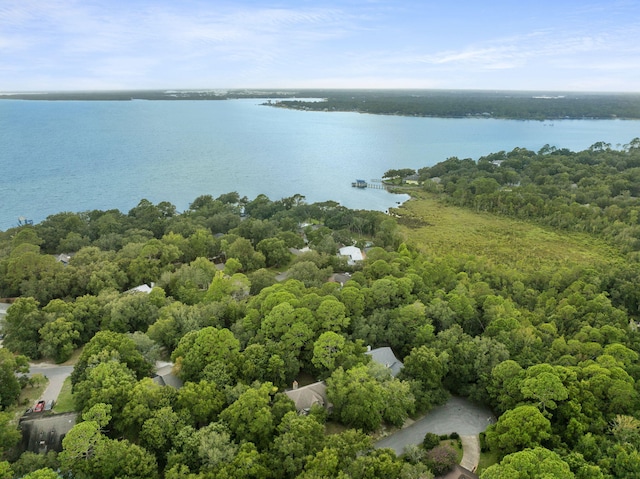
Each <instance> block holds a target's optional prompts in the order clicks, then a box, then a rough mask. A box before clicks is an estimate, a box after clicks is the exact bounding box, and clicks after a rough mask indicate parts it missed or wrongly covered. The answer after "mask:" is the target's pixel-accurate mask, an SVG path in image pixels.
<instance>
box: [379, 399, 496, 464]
mask: <svg viewBox="0 0 640 479" xmlns="http://www.w3.org/2000/svg"><path fill="white" fill-rule="evenodd" d="M495 421H496V418H495V416H494V415H493V413H492V412H491V410H490V409H488V408H486V407H484V406H478V405H477V404H474V403H472V402H470V401H468V400H466V399H464V398H459V397H452V398H451V399H449V401H448V402H447V403H446V404H444V405H442V406H438V407H436V408H434V409H432V410H431V411H430V412H429V413H428V414H427V415H426V416H424V417H423V418H421V419H419V420H417V421H416V422H414V423H413V424H411V425H410V426H408V427H406V428H404V429H401V430H399V431H398V432H396V433H394V434H391V435H389V436H387V437H385V438H383V439H380V440H379V441H378V442H376V443H375V447H376V448H377V449H380V448H383V447H388V448H390V449H393V450H394V451H395V452H396V454H402V453H403V452H404V448H405V446H407V445H409V444H420V443H422V439H423V438H424V435H425V434H426V433H428V432H433V433H435V434H438V435H439V434H451V433H452V432H457V433H458V434H460V435H461V436H474V435H476V434H479V433H481V432H483V431H484V430H485V429H486V428H487V426H489V425H490V424H493V423H494V422H495Z"/></svg>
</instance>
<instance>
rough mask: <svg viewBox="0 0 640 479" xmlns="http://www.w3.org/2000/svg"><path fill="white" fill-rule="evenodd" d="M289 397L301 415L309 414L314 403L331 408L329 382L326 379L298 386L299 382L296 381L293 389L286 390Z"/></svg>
mask: <svg viewBox="0 0 640 479" xmlns="http://www.w3.org/2000/svg"><path fill="white" fill-rule="evenodd" d="M284 394H286V395H287V396H288V397H289V399H291V400H292V401H293V402H294V403H295V405H296V411H298V414H300V415H307V414H309V411H310V410H311V407H312V406H314V405H316V404H317V405H318V406H322V407H323V408H325V409H327V410H331V403H329V399H328V398H327V384H326V383H325V382H324V381H320V382H317V383H312V384H308V385H307V386H302V387H298V382H297V381H294V383H293V389H291V390H289V391H285V392H284Z"/></svg>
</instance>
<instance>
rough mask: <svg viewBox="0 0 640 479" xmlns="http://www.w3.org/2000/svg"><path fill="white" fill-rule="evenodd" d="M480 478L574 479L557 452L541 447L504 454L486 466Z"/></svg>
mask: <svg viewBox="0 0 640 479" xmlns="http://www.w3.org/2000/svg"><path fill="white" fill-rule="evenodd" d="M480 477H481V478H482V479H538V478H549V479H551V478H553V479H574V478H575V476H574V474H573V472H571V469H569V465H568V464H567V463H566V462H564V461H563V460H562V458H561V457H560V456H558V454H556V453H555V452H553V451H550V450H548V449H545V448H543V447H535V448H533V449H525V450H524V451H519V452H514V453H513V454H509V455H508V456H506V457H505V458H504V459H502V461H500V464H494V465H493V466H490V467H489V468H487V469H486V470H485V471H484V472H483V473H482V475H481V476H480Z"/></svg>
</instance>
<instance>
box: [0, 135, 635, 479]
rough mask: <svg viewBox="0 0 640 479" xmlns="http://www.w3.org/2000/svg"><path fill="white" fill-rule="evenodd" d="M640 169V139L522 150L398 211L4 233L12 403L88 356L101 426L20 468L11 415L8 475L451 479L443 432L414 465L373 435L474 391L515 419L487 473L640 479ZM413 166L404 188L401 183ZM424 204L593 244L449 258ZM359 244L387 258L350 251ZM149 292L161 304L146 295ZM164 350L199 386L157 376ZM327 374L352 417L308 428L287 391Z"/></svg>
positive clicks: (450, 179) (470, 164)
mask: <svg viewBox="0 0 640 479" xmlns="http://www.w3.org/2000/svg"><path fill="white" fill-rule="evenodd" d="M636 170H639V171H640V139H634V140H632V141H631V142H630V143H629V144H628V145H624V146H623V147H622V148H620V149H613V148H611V146H610V145H607V144H605V143H596V144H595V145H593V146H592V147H591V148H589V149H587V150H585V151H581V152H571V151H567V150H559V149H556V148H553V147H550V146H546V147H544V148H543V149H541V150H540V151H539V152H533V151H529V150H525V149H515V150H513V151H511V152H497V153H494V154H491V155H487V156H486V157H483V158H481V159H479V160H478V161H477V162H476V161H472V160H469V159H458V158H449V159H447V160H445V161H443V162H441V163H439V164H437V165H434V166H432V167H428V168H422V169H420V170H418V172H417V174H418V176H419V180H420V184H419V185H418V186H411V187H408V188H413V190H412V191H414V196H415V199H413V200H411V201H410V202H409V204H407V205H406V206H402V207H400V208H396V209H394V210H392V211H391V212H390V213H391V214H389V215H385V214H383V213H380V212H372V211H353V210H349V209H346V208H344V207H341V206H340V205H338V204H337V203H334V202H325V203H314V204H307V203H306V201H305V198H304V196H302V195H294V196H292V197H289V198H283V199H280V200H275V201H274V200H271V199H269V198H267V197H266V196H263V195H260V196H258V197H256V198H254V199H252V200H249V199H247V198H241V197H240V196H239V195H238V194H237V193H228V194H225V195H222V196H220V197H218V198H213V197H211V196H207V195H205V196H201V197H199V198H196V199H195V200H194V201H193V203H192V204H191V205H190V207H189V208H188V210H186V211H184V212H182V213H179V212H177V211H176V208H175V207H174V206H173V205H172V204H170V203H167V202H161V203H158V204H153V203H151V202H149V201H147V200H142V201H140V203H139V204H138V205H137V206H136V207H134V208H132V209H131V210H130V211H129V212H127V213H123V212H120V211H118V210H108V211H87V212H82V213H70V212H63V213H59V214H56V215H52V216H50V217H48V218H47V219H46V220H44V221H43V222H41V223H39V224H36V225H26V226H23V227H20V228H13V229H11V230H8V231H5V232H2V233H0V296H3V297H7V298H16V299H15V301H14V302H13V305H12V306H11V307H10V309H9V310H8V313H7V316H6V324H5V326H4V334H5V339H4V349H0V365H1V368H0V378H2V381H3V387H2V391H1V392H2V395H1V397H0V400H1V401H0V405H1V407H2V408H3V409H6V410H8V411H11V410H12V409H11V408H12V407H14V405H15V404H16V401H17V398H18V396H19V394H20V388H21V384H20V379H19V374H20V372H21V371H24V369H25V366H26V361H27V358H29V359H31V360H36V359H42V358H44V359H50V360H53V361H56V362H62V361H65V360H67V359H68V358H69V357H70V356H71V354H72V353H73V351H75V350H77V349H78V348H80V347H83V349H82V352H81V354H80V355H79V358H78V360H77V363H76V366H75V369H74V372H73V374H72V376H71V381H72V383H73V391H74V398H75V407H76V409H77V411H78V412H79V413H80V414H81V419H79V420H78V424H77V425H76V426H75V427H73V429H72V430H71V431H70V432H69V433H68V434H67V435H66V437H65V438H64V440H63V450H62V452H60V453H59V454H56V453H49V454H47V455H46V456H37V455H34V454H31V453H28V452H25V453H23V454H21V455H19V451H18V450H17V449H15V448H13V446H14V445H15V444H16V443H17V442H18V440H19V435H16V431H15V425H13V424H12V422H11V415H10V414H9V413H7V412H3V413H0V447H1V448H2V452H3V454H4V458H5V459H7V461H5V462H0V473H1V474H4V476H2V477H32V478H35V477H54V478H55V477H58V472H54V471H59V472H60V474H63V475H65V477H67V476H68V477H74V478H116V477H125V476H126V477H132V478H133V477H136V478H137V477H139V478H153V477H166V478H189V479H201V478H202V479H205V478H274V479H275V478H281V477H285V478H289V477H290V478H294V477H297V478H321V477H341V478H369V477H400V478H431V477H433V475H434V473H441V472H443V471H445V470H447V469H448V468H449V467H450V466H451V458H452V457H454V458H455V454H454V455H453V456H452V455H451V451H450V450H448V449H447V446H444V445H438V444H439V439H438V438H435V442H434V441H433V438H432V437H425V441H424V443H423V445H421V446H416V447H414V448H409V449H407V451H406V453H405V454H404V455H402V456H400V457H398V456H397V455H396V454H395V453H394V452H393V451H392V450H389V449H375V448H374V447H373V436H372V434H375V433H376V432H378V431H379V430H380V428H381V427H383V426H385V427H399V426H401V425H402V424H403V423H405V421H406V419H407V418H408V417H410V416H414V417H415V416H416V415H420V414H422V413H425V412H427V411H429V410H430V409H431V408H433V407H434V406H436V405H439V404H442V403H443V402H445V401H446V400H447V398H448V397H449V395H451V394H454V395H459V396H464V397H466V398H470V399H471V400H473V401H476V402H478V403H482V404H485V405H487V406H489V407H490V408H491V409H492V410H493V411H495V413H496V414H497V416H498V420H497V422H496V424H494V425H492V426H490V427H489V429H488V430H487V432H486V434H483V435H482V447H483V449H484V450H486V451H489V452H490V453H491V454H493V457H494V458H495V460H496V461H497V462H496V463H495V464H494V465H492V466H490V467H488V468H486V469H485V470H484V471H483V472H482V475H481V477H482V478H483V479H494V478H504V477H531V478H535V477H542V476H543V475H544V474H547V476H545V477H558V478H577V479H600V478H601V479H609V478H633V477H637V472H638V471H639V470H640V363H639V362H638V359H639V357H640V356H639V355H640V335H639V333H638V325H639V324H640V323H639V321H640V293H639V292H638V287H637V281H638V277H640V262H639V261H638V260H639V259H640V255H639V254H638V252H639V251H640V226H639V224H638V222H639V221H640V220H639V218H640V216H639V214H640V205H639V204H638V201H640V200H638V197H639V196H640V195H639V194H638V193H639V192H638V191H637V190H638V184H639V183H638V178H636V176H635V175H637V173H638V172H637V171H636ZM398 172H400V173H401V174H396V173H398ZM404 173H405V172H404V170H390V172H389V175H388V176H389V177H390V178H393V179H394V181H396V182H397V183H401V181H402V178H403V177H404V176H405V175H404ZM406 173H407V174H408V173H409V172H408V171H406ZM420 197H428V198H429V199H430V201H431V202H432V203H429V204H430V205H441V206H442V208H449V209H450V210H448V211H466V212H469V213H470V212H473V213H474V214H477V215H483V216H482V218H483V221H487V225H490V224H491V223H490V222H491V221H492V218H500V220H501V221H507V222H508V221H511V222H513V223H512V224H513V225H514V231H524V230H523V229H522V228H521V227H520V226H518V228H516V227H515V225H520V224H527V225H536V227H537V228H546V229H547V231H549V235H551V232H553V234H554V235H556V236H557V237H559V238H562V235H567V236H566V237H567V238H569V235H573V234H578V233H579V234H581V235H583V236H582V237H583V238H587V239H589V238H590V239H592V242H589V241H587V243H588V244H585V245H584V247H585V248H588V249H589V255H585V256H584V259H580V258H579V257H577V258H578V259H576V260H572V261H571V262H569V261H567V262H565V263H564V264H563V256H562V255H563V252H562V251H560V252H557V251H555V252H554V254H555V255H556V257H555V259H554V261H556V262H555V263H553V265H554V266H553V267H549V266H545V265H548V264H551V263H545V258H544V257H543V256H544V254H545V253H544V249H545V246H546V243H544V241H545V239H544V237H542V238H541V239H539V238H538V237H536V238H535V239H531V240H529V241H536V242H542V243H541V244H539V245H537V246H538V247H539V248H540V251H541V252H540V253H539V254H540V256H541V257H540V258H532V257H530V256H527V255H526V254H525V253H526V252H523V254H522V258H511V259H510V260H509V261H500V259H499V257H496V256H490V255H489V254H488V253H487V251H486V250H484V249H480V248H478V249H477V250H474V243H472V239H471V238H465V237H464V225H460V226H459V227H460V230H459V231H461V233H460V237H456V238H455V240H456V241H457V242H458V243H460V242H464V241H467V243H466V245H467V246H468V248H461V247H457V248H448V249H447V248H446V244H445V245H444V246H442V247H441V248H442V249H441V250H439V251H438V252H437V253H436V252H434V251H435V250H434V249H433V248H430V247H429V246H430V245H429V244H428V243H429V239H428V238H427V239H420V240H418V238H421V237H420V236H419V235H421V234H423V233H422V232H423V231H424V230H425V228H426V230H427V231H429V228H431V229H432V231H433V236H434V238H435V236H436V234H441V233H439V232H438V228H443V225H442V224H428V223H427V222H426V221H425V220H424V218H422V217H420V216H419V215H418V214H417V213H416V211H418V210H417V209H416V208H414V207H413V205H414V204H419V202H420V201H421V200H420V199H419V198H420ZM490 229H491V228H490V226H489V227H487V228H486V233H485V234H486V235H487V236H490V235H491V234H492V232H491V231H490ZM445 234H446V232H445ZM518 241H522V242H523V243H518V244H523V245H525V247H526V244H527V243H526V241H528V239H527V238H518ZM452 243H453V238H452ZM567 244H568V241H567ZM343 245H355V246H357V247H358V248H361V249H363V250H365V251H366V259H365V260H364V261H362V262H357V263H355V264H354V263H353V262H350V261H348V259H347V258H345V257H341V256H339V255H337V253H338V248H339V247H340V246H343ZM601 245H604V246H601ZM305 247H308V249H307V248H305ZM517 254H518V253H517V251H516V253H515V255H517ZM568 254H569V252H567V255H568ZM567 257H568V256H567ZM337 274H338V276H336V275H337ZM143 284H146V285H148V286H149V288H148V292H146V293H145V292H135V291H132V288H134V287H136V286H139V285H143ZM367 346H371V347H373V348H376V347H381V346H388V347H390V348H391V349H392V350H393V352H394V353H395V354H396V355H397V357H398V358H399V359H400V360H402V362H403V363H404V368H403V369H402V370H401V372H400V373H399V374H398V375H397V376H394V375H392V374H391V372H390V371H389V369H388V368H386V367H385V366H384V365H380V364H378V363H375V362H374V361H372V360H371V357H370V356H369V355H367V354H366V351H367ZM160 357H164V358H165V359H170V360H171V362H172V363H173V364H174V365H175V368H174V370H175V373H176V374H177V376H178V377H179V379H180V380H181V381H182V382H183V386H182V387H181V388H179V389H175V388H173V387H170V386H160V385H158V384H156V383H155V382H153V381H152V379H151V376H152V373H153V370H154V363H155V361H156V360H157V359H158V358H160ZM16 373H18V376H17V375H16ZM318 380H324V381H325V384H326V391H327V397H328V399H329V401H330V402H331V403H332V404H333V409H332V410H331V411H327V410H325V409H324V408H322V407H320V406H314V407H312V408H310V410H309V411H307V412H308V414H306V415H300V414H298V411H297V410H296V407H295V405H294V403H293V402H292V401H291V399H289V398H288V397H287V396H286V395H284V394H281V392H282V391H283V390H285V389H287V388H290V387H291V385H292V384H293V382H294V381H299V382H300V383H301V385H302V384H308V383H312V382H314V381H318ZM5 385H6V386H5ZM336 431H339V432H336ZM114 458H118V460H117V461H114ZM515 471H517V474H518V476H514V474H515V473H516V472H515Z"/></svg>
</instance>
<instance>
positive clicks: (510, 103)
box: [275, 90, 640, 120]
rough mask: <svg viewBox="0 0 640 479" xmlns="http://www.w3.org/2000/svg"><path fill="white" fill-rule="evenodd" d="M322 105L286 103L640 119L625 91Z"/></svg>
mask: <svg viewBox="0 0 640 479" xmlns="http://www.w3.org/2000/svg"><path fill="white" fill-rule="evenodd" d="M305 93H306V95H307V96H308V97H310V96H317V97H319V98H325V101H322V102H310V101H300V100H284V101H280V102H277V103H275V106H279V107H284V108H292V109H296V110H314V111H355V112H361V113H373V114H382V115H402V116H424V117H442V118H464V117H480V118H483V117H486V118H509V119H519V120H556V119H583V118H589V119H592V118H593V119H596V118H597V119H611V118H625V119H637V118H640V95H638V94H630V93H628V94H624V93H549V92H546V93H539V92H538V93H536V92H505V91H499V92H489V91H439V90H421V91H333V92H326V91H317V92H305Z"/></svg>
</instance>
